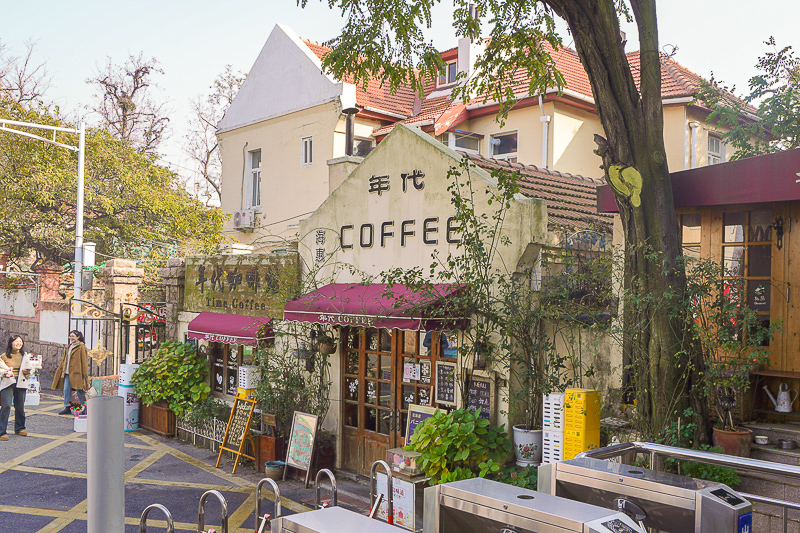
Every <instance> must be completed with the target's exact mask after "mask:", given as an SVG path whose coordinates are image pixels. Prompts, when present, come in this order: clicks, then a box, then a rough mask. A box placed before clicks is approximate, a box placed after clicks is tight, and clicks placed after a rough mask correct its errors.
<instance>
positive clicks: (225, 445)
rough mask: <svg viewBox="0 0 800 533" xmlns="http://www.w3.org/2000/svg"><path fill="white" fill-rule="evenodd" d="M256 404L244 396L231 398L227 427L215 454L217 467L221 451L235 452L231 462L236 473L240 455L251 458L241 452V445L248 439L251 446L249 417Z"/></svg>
mask: <svg viewBox="0 0 800 533" xmlns="http://www.w3.org/2000/svg"><path fill="white" fill-rule="evenodd" d="M255 406H256V402H255V400H248V399H246V398H238V397H237V398H235V399H234V400H233V408H231V416H230V418H229V419H228V427H227V428H226V429H225V436H224V437H223V438H222V445H221V446H220V447H219V455H218V456H217V465H216V466H217V467H218V466H219V462H220V460H221V459H222V452H223V451H229V452H233V453H234V454H236V460H235V461H234V463H233V472H232V473H233V474H235V473H236V467H237V466H238V465H239V459H240V458H241V456H244V457H247V458H248V459H253V460H254V461H255V457H251V456H250V455H247V454H245V453H242V447H243V446H244V443H245V440H249V441H250V442H251V446H252V440H253V439H252V437H251V436H250V431H249V429H250V419H251V418H252V417H253V409H254V408H255Z"/></svg>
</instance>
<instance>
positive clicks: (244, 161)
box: [239, 143, 249, 211]
mask: <svg viewBox="0 0 800 533" xmlns="http://www.w3.org/2000/svg"><path fill="white" fill-rule="evenodd" d="M248 144H249V143H244V146H242V188H241V191H240V194H239V210H240V211H241V210H242V209H244V182H245V176H247V152H246V151H245V150H247V145H248Z"/></svg>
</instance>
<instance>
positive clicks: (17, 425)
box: [0, 335, 30, 441]
mask: <svg viewBox="0 0 800 533" xmlns="http://www.w3.org/2000/svg"><path fill="white" fill-rule="evenodd" d="M29 357H30V354H26V353H25V341H24V340H22V337H20V336H19V335H11V337H9V339H8V345H7V346H6V351H5V352H4V353H3V355H0V361H2V362H3V364H4V366H6V367H7V368H8V370H11V372H12V377H10V378H8V377H4V378H3V379H2V380H1V381H0V387H2V390H0V402H2V403H3V406H2V407H0V441H3V440H8V415H10V414H11V403H12V402H13V403H14V433H15V434H17V435H19V436H21V437H26V436H27V435H28V432H27V431H25V394H26V393H27V392H28V385H27V382H26V381H24V380H23V386H22V387H17V383H18V380H19V372H20V370H19V369H20V367H21V366H23V365H25V363H27V361H26V359H27V358H29ZM25 366H27V365H25ZM29 373H30V370H28V369H27V368H26V369H25V370H23V371H22V374H23V375H24V376H27V375H28V374H29Z"/></svg>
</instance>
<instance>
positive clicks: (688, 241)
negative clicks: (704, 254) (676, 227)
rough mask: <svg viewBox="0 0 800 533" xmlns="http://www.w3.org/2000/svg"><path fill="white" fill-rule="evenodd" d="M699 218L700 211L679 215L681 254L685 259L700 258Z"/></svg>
mask: <svg viewBox="0 0 800 533" xmlns="http://www.w3.org/2000/svg"><path fill="white" fill-rule="evenodd" d="M701 218H702V217H701V215H700V213H690V214H686V215H680V224H681V243H682V244H683V256H684V257H685V258H687V259H699V258H700V236H701V225H700V221H701Z"/></svg>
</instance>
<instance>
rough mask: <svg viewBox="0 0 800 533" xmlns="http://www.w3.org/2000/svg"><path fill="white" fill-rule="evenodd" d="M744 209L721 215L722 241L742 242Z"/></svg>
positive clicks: (744, 218) (744, 220)
mask: <svg viewBox="0 0 800 533" xmlns="http://www.w3.org/2000/svg"><path fill="white" fill-rule="evenodd" d="M746 219H747V217H746V213H745V212H744V211H741V212H736V213H725V214H723V215H722V225H723V230H722V242H744V225H745V222H746Z"/></svg>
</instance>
